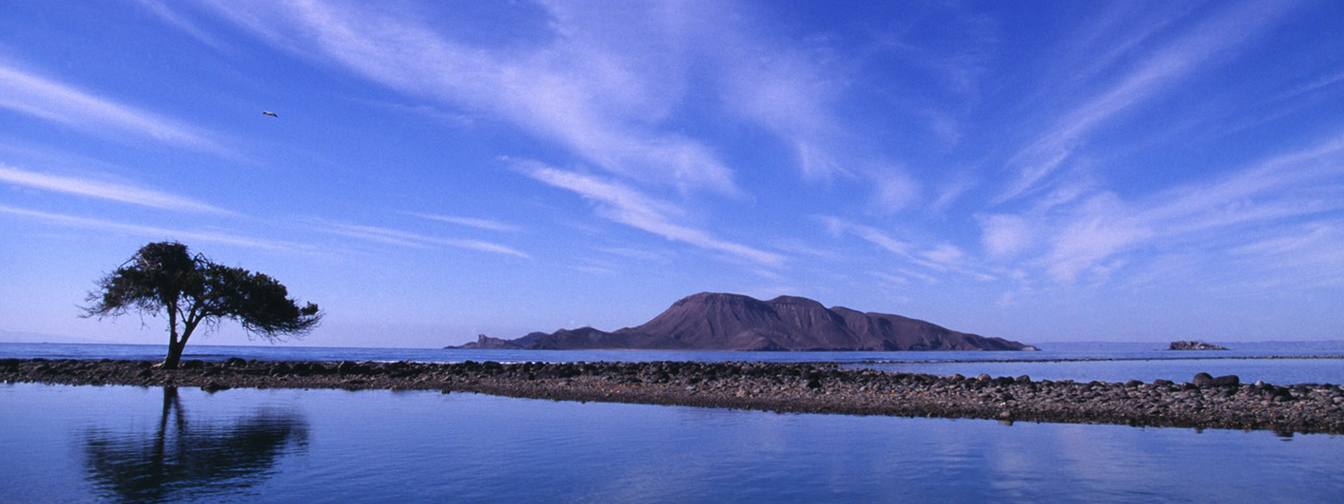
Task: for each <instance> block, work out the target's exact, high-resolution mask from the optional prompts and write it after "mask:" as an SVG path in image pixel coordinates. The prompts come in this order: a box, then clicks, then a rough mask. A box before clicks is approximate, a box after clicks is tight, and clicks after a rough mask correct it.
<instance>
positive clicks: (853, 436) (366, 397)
mask: <svg viewBox="0 0 1344 504" xmlns="http://www.w3.org/2000/svg"><path fill="white" fill-rule="evenodd" d="M1266 345H1268V346H1267V347H1264V348H1243V349H1239V350H1238V352H1241V354H1235V355H1229V354H1228V353H1226V352H1207V353H1206V352H1201V353H1197V354H1189V353H1182V354H1181V355H1180V356H1181V357H1182V358H1179V359H1172V358H1171V357H1173V355H1172V354H1171V353H1167V352H1165V351H1160V350H1159V349H1156V348H1152V345H1104V344H1103V345H1098V344H1092V345H1076V346H1074V347H1066V348H1052V349H1047V350H1046V351H1043V352H1039V353H1032V354H1026V353H1007V354H1005V353H992V354H990V353H980V352H951V353H916V352H910V353H904V352H895V353H890V352H888V353H874V354H853V353H845V354H820V353H808V354H795V353H790V354H778V353H766V354H742V353H718V352H709V353H698V352H521V353H518V352H513V353H510V352H496V353H482V352H478V351H470V352H464V351H455V350H380V349H319V348H296V347H208V346H202V347H198V348H196V349H194V350H195V351H196V354H195V356H193V357H191V358H199V359H223V358H228V357H231V356H240V357H243V358H272V359H283V360H401V359H409V360H422V361H455V360H466V359H472V360H477V361H482V360H498V361H521V360H531V361H537V360H746V359H747V358H748V357H750V358H753V359H755V360H833V361H837V362H843V363H847V364H849V365H862V366H875V367H884V368H889V367H894V368H902V369H908V370H915V371H920V372H935V373H939V374H950V373H953V372H959V373H962V374H967V375H970V374H978V373H979V372H987V373H990V374H994V375H1016V374H1028V375H1031V376H1033V377H1039V378H1051V377H1052V376H1056V377H1055V378H1051V379H1075V380H1090V379H1107V380H1111V381H1116V380H1120V379H1129V378H1140V379H1145V380H1146V379H1150V378H1148V377H1147V375H1144V373H1149V374H1151V375H1153V376H1157V375H1163V376H1165V374H1171V373H1174V374H1175V376H1173V377H1172V378H1171V379H1178V380H1188V379H1189V377H1188V376H1185V374H1187V373H1188V374H1191V375H1193V372H1196V371H1192V370H1194V369H1198V370H1207V371H1209V372H1212V373H1215V374H1219V373H1222V370H1227V369H1235V370H1239V371H1241V372H1242V373H1254V372H1262V373H1263V374H1264V376H1279V377H1285V379H1286V381H1285V380H1274V381H1275V382H1277V383H1289V382H1291V383H1299V382H1336V383H1339V382H1344V380H1340V379H1333V378H1331V377H1338V376H1340V369H1339V368H1341V367H1344V361H1341V360H1338V359H1297V358H1294V359H1274V360H1239V359H1213V358H1210V357H1224V356H1239V357H1245V356H1248V355H1247V354H1249V356H1265V355H1288V356H1299V357H1300V356H1306V355H1334V356H1338V355H1341V354H1344V348H1341V347H1339V346H1337V345H1335V346H1332V345H1334V344H1318V345H1305V346H1304V345H1296V344H1266ZM190 350H191V349H189V351H190ZM161 352H162V347H156V346H137V345H18V344H0V357H48V358H53V357H74V358H101V357H113V358H145V359H154V358H159V357H160V356H161ZM520 354H521V355H520ZM1061 358H1067V359H1074V358H1086V359H1113V358H1121V359H1126V360H1118V361H1115V360H1103V361H1082V362H1039V361H1030V362H1027V361H1022V359H1036V360H1040V359H1061ZM1005 359H1006V360H1008V361H1007V362H1005V361H1004V360H1005ZM965 361H970V362H965ZM1238 366H1249V367H1238ZM1164 373H1165V374H1164ZM1108 376H1122V377H1123V378H1115V379H1113V380H1112V379H1110V378H1107V377H1108ZM1243 379H1246V377H1245V376H1244V377H1243ZM1251 379H1256V378H1251ZM1266 381H1271V380H1268V379H1266ZM1341 460H1344V437H1341V436H1327V435H1297V436H1293V437H1280V436H1276V435H1275V434H1273V433H1268V432H1239V431H1220V430H1205V431H1202V432H1201V431H1195V430H1190V429H1158V428H1132V427H1121V426H1106V425H1061V424H1033V423H1021V422H1019V423H1016V424H1012V425H1005V424H1002V423H998V422H993V421H981V420H945V419H925V418H915V419H910V418H887V417H854V416H838V415H800V414H774V413H762V412H749V411H734V410H715V409H700V408H685V407H666V406H643V405H620V404H600V403H566V402H554V401H536V400H523V399H508V398H499V397H491V396H483V395H475V394H447V395H445V394H439V393H436V392H390V391H360V392H348V391H337V390H248V389H234V390H226V391H221V392H216V393H213V394H209V393H205V392H203V391H201V390H200V389H187V388H183V389H164V388H157V387H151V388H141V387H68V386H46V385H34V384H0V464H3V467H4V468H5V470H4V471H0V502H388V501H392V502H402V503H405V502H445V501H453V502H506V501H516V502H725V501H729V502H772V503H773V502H1145V503H1147V502H1340V496H1341V495H1344V471H1341V470H1340V469H1339V465H1338V464H1339V461H1341Z"/></svg>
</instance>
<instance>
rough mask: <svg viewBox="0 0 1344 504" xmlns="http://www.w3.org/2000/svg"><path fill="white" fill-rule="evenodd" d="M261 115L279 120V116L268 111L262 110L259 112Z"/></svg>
mask: <svg viewBox="0 0 1344 504" xmlns="http://www.w3.org/2000/svg"><path fill="white" fill-rule="evenodd" d="M261 113H262V114H264V115H268V116H271V117H274V118H277V119H279V118H280V116H278V115H275V112H271V111H269V110H263V111H261Z"/></svg>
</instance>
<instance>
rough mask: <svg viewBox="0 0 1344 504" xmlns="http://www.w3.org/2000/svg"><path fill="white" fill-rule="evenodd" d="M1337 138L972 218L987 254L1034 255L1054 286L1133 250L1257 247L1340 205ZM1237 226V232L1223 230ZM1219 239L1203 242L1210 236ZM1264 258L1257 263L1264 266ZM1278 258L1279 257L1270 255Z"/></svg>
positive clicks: (1343, 204)
mask: <svg viewBox="0 0 1344 504" xmlns="http://www.w3.org/2000/svg"><path fill="white" fill-rule="evenodd" d="M1341 177H1344V135H1339V136H1335V137H1333V138H1329V139H1327V140H1325V141H1323V142H1320V143H1318V144H1316V145H1312V146H1309V147H1307V148H1304V149H1301V150H1299V151H1296V152H1290V153H1287V154H1283V155H1280V156H1276V157H1273V158H1269V159H1266V160H1264V161H1261V162H1259V163H1256V164H1254V165H1252V166H1249V167H1247V168H1243V169H1241V170H1239V171H1237V172H1234V173H1232V174H1229V175H1226V176H1223V177H1220V178H1217V179H1214V180H1209V181H1205V182H1202V183H1198V184H1189V185H1185V186H1180V187H1174V188H1171V189H1168V190H1164V191H1160V192H1158V193H1155V194H1152V195H1150V196H1148V197H1146V198H1142V199H1139V200H1135V201H1126V200H1124V199H1122V198H1120V197H1119V196H1118V195H1116V194H1113V193H1108V192H1102V193H1097V194H1094V195H1091V196H1089V197H1086V198H1082V199H1080V200H1079V201H1077V202H1076V203H1073V204H1072V205H1069V206H1066V207H1063V208H1059V209H1053V210H1051V211H1048V212H1043V213H1028V214H1024V215H1012V214H1000V215H993V216H989V217H983V218H981V219H980V223H981V232H982V243H983V244H984V245H985V248H986V251H987V252H988V254H989V256H990V257H991V258H994V259H1007V258H1011V257H1013V256H1015V255H1016V254H1019V253H1030V252H1040V249H1041V248H1044V249H1045V251H1044V254H1043V255H1041V256H1040V257H1039V258H1038V259H1037V260H1036V262H1037V264H1039V265H1041V266H1043V267H1044V268H1045V269H1046V271H1047V272H1048V274H1049V275H1050V276H1051V277H1052V278H1054V279H1055V280H1056V281H1059V282H1063V283H1072V282H1074V281H1075V280H1076V279H1077V278H1078V277H1079V276H1080V275H1083V274H1085V273H1086V272H1088V271H1090V270H1092V269H1093V268H1099V269H1098V270H1097V271H1103V270H1104V269H1105V268H1104V264H1106V263H1108V262H1109V261H1113V260H1115V259H1116V258H1123V257H1126V254H1129V253H1131V252H1135V251H1137V250H1140V249H1143V248H1146V247H1152V246H1156V245H1159V244H1160V245H1161V246H1162V247H1164V248H1168V249H1172V248H1175V249H1180V250H1187V251H1188V250H1191V249H1194V250H1203V252H1205V253H1207V254H1206V255H1208V256H1212V255H1217V251H1215V250H1208V248H1209V247H1225V246H1227V243H1228V242H1229V241H1230V242H1231V243H1232V244H1233V245H1232V246H1233V247H1236V248H1237V249H1238V250H1241V251H1243V252H1246V253H1251V252H1253V251H1255V250H1256V249H1254V248H1247V247H1245V246H1244V245H1245V244H1249V243H1255V242H1257V241H1263V240H1265V239H1266V238H1264V236H1265V233H1267V232H1272V230H1273V229H1274V228H1273V226H1272V225H1273V224H1275V223H1278V222H1284V221H1287V220H1289V219H1307V220H1312V219H1315V220H1317V221H1320V222H1321V223H1322V225H1324V222H1328V221H1329V220H1330V218H1329V217H1328V215H1329V213H1331V212H1335V211H1339V210H1341V209H1344V194H1341V191H1344V186H1342V185H1340V183H1339V182H1338V181H1339V180H1340V178H1341ZM1229 229H1238V230H1240V231H1238V232H1237V233H1228V232H1227V231H1228V230H1229ZM1215 236H1216V237H1219V239H1218V241H1216V242H1213V243H1208V241H1209V240H1210V239H1211V238H1212V237H1215ZM1270 259H1271V258H1270V257H1268V256H1267V257H1266V262H1265V264H1269V262H1271V261H1270ZM1272 261H1273V262H1281V261H1282V258H1281V257H1274V258H1272Z"/></svg>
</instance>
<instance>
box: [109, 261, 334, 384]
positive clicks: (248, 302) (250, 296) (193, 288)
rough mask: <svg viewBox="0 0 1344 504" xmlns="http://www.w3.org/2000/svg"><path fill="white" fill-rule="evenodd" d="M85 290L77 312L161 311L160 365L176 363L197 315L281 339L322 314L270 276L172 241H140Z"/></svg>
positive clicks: (197, 322)
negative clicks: (163, 349) (164, 349)
mask: <svg viewBox="0 0 1344 504" xmlns="http://www.w3.org/2000/svg"><path fill="white" fill-rule="evenodd" d="M97 284H98V289H97V290H95V291H92V292H90V293H89V296H88V298H87V299H86V301H89V302H90V303H92V305H91V306H88V307H85V308H84V312H85V313H84V316H85V317H93V316H97V317H98V318H100V319H101V318H103V317H107V316H112V317H116V316H120V315H124V314H126V313H129V312H131V311H137V312H140V313H142V314H144V313H148V314H150V315H151V316H157V315H158V314H159V313H160V312H164V313H166V314H167V315H168V355H167V357H165V358H164V360H163V367H164V368H165V369H175V368H177V364H178V362H179V361H180V360H181V359H182V349H183V348H185V347H186V345H187V340H188V339H190V338H191V335H192V334H193V333H194V332H195V331H196V328H197V327H198V326H200V325H201V324H202V323H205V324H206V325H207V326H211V327H213V326H214V325H215V324H217V323H218V322H219V320H220V319H223V318H230V319H234V320H237V321H238V322H239V323H241V324H242V326H243V329H245V330H246V331H247V334H248V337H254V336H259V337H261V338H263V339H265V340H267V341H271V342H275V341H283V340H284V339H285V338H286V337H290V336H293V337H301V336H303V335H305V334H307V333H308V332H309V331H311V330H312V329H313V328H314V327H316V326H317V324H318V322H319V321H320V320H321V319H322V314H321V313H319V312H318V309H317V305H315V304H313V303H308V304H307V305H306V306H304V307H302V308H300V307H299V306H298V304H297V303H296V302H295V301H294V300H292V299H289V297H288V296H289V292H288V291H287V290H286V289H285V286H284V285H281V284H280V282H277V281H276V280H275V279H274V278H271V277H269V276H266V275H264V274H261V273H253V272H250V271H247V270H245V269H241V268H231V267H228V266H221V265H219V264H215V263H213V262H210V260H209V259H206V258H205V256H202V255H200V254H196V255H195V256H192V255H191V254H189V253H188V252H187V246H186V245H183V244H181V243H177V242H158V243H151V244H148V245H145V246H144V247H141V248H140V251H139V252H136V253H135V256H133V257H131V259H130V260H128V261H126V262H125V263H122V265H121V267H120V268H117V270H116V271H113V272H112V273H110V274H108V275H107V276H106V277H103V278H102V279H101V280H98V282H97Z"/></svg>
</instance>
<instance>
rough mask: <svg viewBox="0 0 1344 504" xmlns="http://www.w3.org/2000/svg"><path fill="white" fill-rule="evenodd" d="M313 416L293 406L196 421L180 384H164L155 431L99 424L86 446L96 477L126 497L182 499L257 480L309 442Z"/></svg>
mask: <svg viewBox="0 0 1344 504" xmlns="http://www.w3.org/2000/svg"><path fill="white" fill-rule="evenodd" d="M307 438H308V423H307V421H306V420H305V419H303V418H302V417H301V416H299V415H297V414H295V413H292V412H275V411H265V410H263V411H261V412H258V413H256V414H253V415H250V416H246V417H240V418H238V419H236V420H235V421H233V422H229V423H226V424H222V425H221V424H217V423H207V424H193V423H191V422H190V421H189V420H188V418H187V414H186V412H185V410H184V409H183V408H182V404H181V401H179V400H178V397H177V388H176V387H164V388H163V414H162V416H161V417H160V419H159V424H158V429H157V430H156V431H155V432H154V433H153V434H148V435H146V434H143V433H112V432H108V431H106V430H93V431H90V432H89V433H88V434H87V435H86V439H85V441H86V442H85V447H84V452H85V454H86V456H87V459H86V461H85V464H86V466H87V469H88V477H89V479H90V481H92V482H93V483H94V484H95V485H96V486H97V487H98V488H99V490H101V491H103V492H105V493H106V494H107V495H108V496H109V497H112V498H119V499H121V500H123V501H126V502H156V501H167V500H176V499H179V498H183V497H186V496H188V495H200V494H210V493H214V492H218V491H224V490H230V491H232V490H237V489H239V488H246V487H249V486H252V485H254V484H257V483H258V482H260V481H262V480H263V479H265V476H266V475H267V474H270V473H271V472H272V471H273V468H274V465H275V463H276V461H277V460H278V459H279V458H280V456H281V455H283V454H285V453H286V451H287V449H288V448H289V447H290V446H291V445H293V447H294V448H295V449H302V448H304V447H306V446H307Z"/></svg>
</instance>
